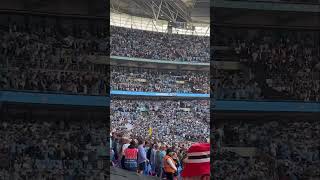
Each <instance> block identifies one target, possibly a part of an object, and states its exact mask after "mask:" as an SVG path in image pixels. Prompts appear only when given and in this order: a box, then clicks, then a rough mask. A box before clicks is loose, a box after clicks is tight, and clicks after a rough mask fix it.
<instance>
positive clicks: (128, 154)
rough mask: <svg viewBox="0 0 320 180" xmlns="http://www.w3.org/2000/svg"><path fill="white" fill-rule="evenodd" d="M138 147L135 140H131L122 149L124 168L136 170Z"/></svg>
mask: <svg viewBox="0 0 320 180" xmlns="http://www.w3.org/2000/svg"><path fill="white" fill-rule="evenodd" d="M137 161H138V149H137V148H136V142H135V141H134V140H132V141H131V142H130V145H129V146H128V148H127V149H126V150H124V168H125V169H126V170H128V171H134V172H136V171H137V167H138V162H137Z"/></svg>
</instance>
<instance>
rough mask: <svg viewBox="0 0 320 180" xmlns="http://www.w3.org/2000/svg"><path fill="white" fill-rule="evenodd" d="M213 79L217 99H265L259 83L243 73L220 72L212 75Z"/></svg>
mask: <svg viewBox="0 0 320 180" xmlns="http://www.w3.org/2000/svg"><path fill="white" fill-rule="evenodd" d="M212 78H214V81H213V82H212V83H213V84H212V85H211V86H214V87H216V88H215V91H213V93H214V94H215V99H228V100H230V99H236V100H240V99H245V100H249V99H250V100H258V99H263V94H262V93H263V92H262V88H261V87H260V86H259V83H258V82H257V81H255V79H254V78H250V77H248V75H246V74H245V73H243V72H241V71H223V70H218V71H216V72H215V73H212ZM212 88H213V87H212Z"/></svg>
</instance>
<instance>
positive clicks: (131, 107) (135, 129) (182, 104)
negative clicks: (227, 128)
mask: <svg viewBox="0 0 320 180" xmlns="http://www.w3.org/2000/svg"><path fill="white" fill-rule="evenodd" d="M110 108H111V127H112V129H115V130H116V131H117V132H119V131H120V132H122V131H125V132H126V133H128V134H129V135H130V136H133V137H143V138H148V137H149V131H150V128H152V137H151V140H158V141H159V140H161V141H162V142H166V143H169V142H171V143H179V142H186V141H192V142H198V141H202V142H203V141H206V139H207V138H208V137H209V122H210V116H209V101H208V100H189V101H188V100H120V99H119V100H112V102H111V107H110Z"/></svg>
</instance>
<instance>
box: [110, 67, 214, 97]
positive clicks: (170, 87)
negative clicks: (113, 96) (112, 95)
mask: <svg viewBox="0 0 320 180" xmlns="http://www.w3.org/2000/svg"><path fill="white" fill-rule="evenodd" d="M111 69H112V70H111V88H112V90H126V91H144V92H150V91H151V92H165V93H171V92H174V93H209V79H208V78H209V73H208V72H198V71H197V72H192V71H181V72H177V71H172V70H171V71H170V70H161V71H160V70H157V69H146V68H136V67H119V66H112V67H111Z"/></svg>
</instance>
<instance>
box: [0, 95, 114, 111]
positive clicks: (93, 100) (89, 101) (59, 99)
mask: <svg viewBox="0 0 320 180" xmlns="http://www.w3.org/2000/svg"><path fill="white" fill-rule="evenodd" d="M0 102H15V103H34V104H52V105H59V104H60V105H75V106H99V107H105V106H109V104H110V98H109V97H106V96H84V95H66V94H49V93H34V92H18V91H17V92H15V91H0Z"/></svg>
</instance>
